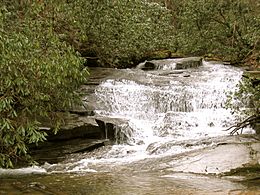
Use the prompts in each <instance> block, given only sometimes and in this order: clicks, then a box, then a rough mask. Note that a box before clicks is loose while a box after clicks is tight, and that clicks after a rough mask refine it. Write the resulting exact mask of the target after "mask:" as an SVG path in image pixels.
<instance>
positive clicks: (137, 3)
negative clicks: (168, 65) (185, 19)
mask: <svg viewBox="0 0 260 195" xmlns="http://www.w3.org/2000/svg"><path fill="white" fill-rule="evenodd" d="M73 4H74V6H76V5H81V6H80V7H79V8H78V9H79V12H80V13H81V14H80V15H78V20H79V21H81V22H80V23H81V24H84V29H82V28H81V30H82V31H84V32H85V34H86V36H87V37H88V40H87V42H85V45H83V46H82V47H81V49H82V50H84V49H85V52H86V54H89V53H92V54H94V56H96V57H98V58H99V61H100V63H101V64H103V65H106V66H110V67H115V66H116V67H125V66H126V65H129V64H130V65H131V63H133V61H136V60H138V59H141V58H142V57H143V56H144V55H145V54H146V53H147V52H149V51H154V50H161V49H166V48H167V49H169V48H172V45H173V44H172V40H173V39H174V37H173V36H172V32H173V31H172V26H171V14H170V11H169V10H167V9H166V8H165V7H162V6H160V5H159V4H157V3H148V2H146V1H143V0H133V1H128V0H117V1H105V0H104V1H100V0H99V1H98V0H92V1H84V0H77V1H74V2H73ZM80 8H81V9H80ZM84 47H85V48H84ZM131 66H133V64H132V65H131Z"/></svg>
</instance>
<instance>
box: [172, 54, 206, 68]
mask: <svg viewBox="0 0 260 195" xmlns="http://www.w3.org/2000/svg"><path fill="white" fill-rule="evenodd" d="M201 65H202V58H201V57H189V58H182V59H179V60H178V61H177V62H176V67H175V69H177V70H178V69H187V68H196V67H199V66H201Z"/></svg>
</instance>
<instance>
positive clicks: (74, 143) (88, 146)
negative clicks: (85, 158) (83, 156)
mask: <svg viewBox="0 0 260 195" xmlns="http://www.w3.org/2000/svg"><path fill="white" fill-rule="evenodd" d="M107 142H108V140H97V139H73V140H67V141H60V142H45V143H44V144H43V145H39V146H38V147H36V148H34V149H32V150H31V155H32V157H33V159H34V160H36V161H37V162H39V163H44V162H48V163H57V162H60V161H62V160H64V159H65V158H66V155H68V154H74V153H79V152H89V151H92V150H94V149H97V148H99V147H101V146H105V145H106V144H107Z"/></svg>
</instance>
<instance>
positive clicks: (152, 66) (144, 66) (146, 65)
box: [137, 61, 157, 70]
mask: <svg viewBox="0 0 260 195" xmlns="http://www.w3.org/2000/svg"><path fill="white" fill-rule="evenodd" d="M137 68H138V69H141V70H155V69H156V68H157V65H156V64H155V63H153V62H152V61H145V62H143V63H140V64H139V65H138V66H137Z"/></svg>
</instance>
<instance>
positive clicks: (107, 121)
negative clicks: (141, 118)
mask: <svg viewBox="0 0 260 195" xmlns="http://www.w3.org/2000/svg"><path fill="white" fill-rule="evenodd" d="M95 120H96V122H97V124H98V126H99V128H100V129H101V130H102V132H103V133H104V134H103V135H102V138H103V139H108V140H110V143H112V144H114V143H118V144H119V143H126V142H127V140H128V137H129V132H130V134H131V128H130V127H129V126H128V121H126V120H124V119H121V118H108V117H98V118H96V119H95Z"/></svg>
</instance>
